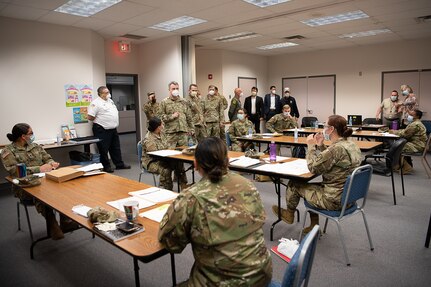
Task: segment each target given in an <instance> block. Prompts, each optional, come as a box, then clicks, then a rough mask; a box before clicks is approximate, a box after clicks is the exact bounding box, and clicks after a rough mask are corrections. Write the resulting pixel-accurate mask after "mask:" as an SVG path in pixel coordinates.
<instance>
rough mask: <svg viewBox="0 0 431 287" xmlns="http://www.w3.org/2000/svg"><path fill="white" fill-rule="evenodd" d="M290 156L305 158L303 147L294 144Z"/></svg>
mask: <svg viewBox="0 0 431 287" xmlns="http://www.w3.org/2000/svg"><path fill="white" fill-rule="evenodd" d="M292 157H296V158H305V147H303V146H296V147H294V148H293V150H292Z"/></svg>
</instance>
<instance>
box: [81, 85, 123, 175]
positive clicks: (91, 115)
mask: <svg viewBox="0 0 431 287" xmlns="http://www.w3.org/2000/svg"><path fill="white" fill-rule="evenodd" d="M97 94H98V95H99V97H98V98H97V99H95V100H94V101H92V102H91V104H90V106H89V107H88V119H89V120H90V121H93V134H94V136H95V137H97V138H99V139H101V140H102V141H100V142H98V143H97V148H98V149H99V153H100V161H101V163H102V164H103V169H104V171H106V172H114V169H113V168H112V167H111V162H110V161H109V157H108V152H109V155H110V156H111V159H112V161H113V162H114V165H115V167H116V169H130V165H127V164H125V163H124V162H123V159H122V157H121V148H120V137H119V136H118V133H117V127H118V110H117V107H116V106H115V104H114V102H113V101H112V100H111V94H110V93H109V90H108V88H107V87H105V86H101V87H99V88H98V89H97Z"/></svg>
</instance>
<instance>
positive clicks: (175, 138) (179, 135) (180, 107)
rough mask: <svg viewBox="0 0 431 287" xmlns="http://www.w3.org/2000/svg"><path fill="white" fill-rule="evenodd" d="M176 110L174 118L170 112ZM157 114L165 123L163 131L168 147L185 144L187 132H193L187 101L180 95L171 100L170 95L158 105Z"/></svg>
mask: <svg viewBox="0 0 431 287" xmlns="http://www.w3.org/2000/svg"><path fill="white" fill-rule="evenodd" d="M175 112H178V113H180V115H179V116H178V117H176V118H173V117H172V114H173V113H175ZM157 115H158V116H159V118H160V119H161V120H162V121H163V123H164V124H165V129H164V133H165V134H166V140H167V142H168V144H169V148H174V147H176V146H186V145H187V133H188V132H192V133H194V127H193V120H192V116H191V114H190V109H189V105H188V103H187V101H186V100H185V99H183V98H181V97H178V98H177V99H176V100H172V99H171V97H168V98H166V99H164V100H163V101H162V102H161V103H160V106H159V110H158V113H157Z"/></svg>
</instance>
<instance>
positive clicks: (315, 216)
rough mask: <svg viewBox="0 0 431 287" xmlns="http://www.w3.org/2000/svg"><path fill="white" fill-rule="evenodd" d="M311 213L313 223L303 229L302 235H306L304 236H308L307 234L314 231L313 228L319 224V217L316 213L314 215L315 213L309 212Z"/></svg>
mask: <svg viewBox="0 0 431 287" xmlns="http://www.w3.org/2000/svg"><path fill="white" fill-rule="evenodd" d="M309 213H310V220H311V223H310V226H308V227H305V228H304V229H302V234H304V235H305V234H307V233H309V232H310V231H311V230H312V229H313V227H314V226H315V225H318V224H319V215H318V214H316V213H314V212H309Z"/></svg>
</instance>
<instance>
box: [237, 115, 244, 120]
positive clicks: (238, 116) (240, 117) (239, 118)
mask: <svg viewBox="0 0 431 287" xmlns="http://www.w3.org/2000/svg"><path fill="white" fill-rule="evenodd" d="M236 117H237V118H238V120H240V121H242V120H243V119H244V114H237V115H236Z"/></svg>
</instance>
